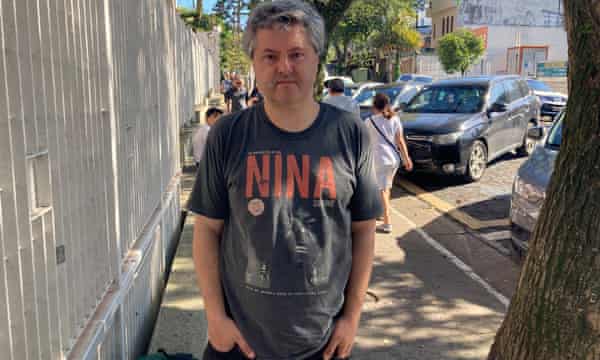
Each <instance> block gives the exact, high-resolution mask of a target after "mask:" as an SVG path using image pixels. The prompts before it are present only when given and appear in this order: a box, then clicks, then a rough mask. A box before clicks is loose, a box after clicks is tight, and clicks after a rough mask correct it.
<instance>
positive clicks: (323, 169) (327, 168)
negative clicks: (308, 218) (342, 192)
mask: <svg viewBox="0 0 600 360" xmlns="http://www.w3.org/2000/svg"><path fill="white" fill-rule="evenodd" d="M324 189H327V190H328V192H329V199H332V200H333V199H335V198H336V189H335V177H334V175H333V163H332V162H331V158H329V157H326V156H323V157H321V160H320V161H319V173H318V174H317V183H316V184H315V194H314V197H315V199H320V198H321V193H322V191H323V190H324Z"/></svg>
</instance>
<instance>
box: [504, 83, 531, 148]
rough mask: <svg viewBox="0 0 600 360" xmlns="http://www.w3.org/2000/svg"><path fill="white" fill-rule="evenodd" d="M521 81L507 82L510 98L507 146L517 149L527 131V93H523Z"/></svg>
mask: <svg viewBox="0 0 600 360" xmlns="http://www.w3.org/2000/svg"><path fill="white" fill-rule="evenodd" d="M521 81H522V80H517V79H516V80H510V81H509V87H510V91H509V95H510V97H511V114H510V118H511V123H512V127H511V129H510V139H509V140H508V145H509V146H514V147H518V146H521V145H522V144H523V137H524V136H525V131H527V123H528V122H529V106H530V104H529V101H528V99H527V97H528V92H527V91H525V89H524V87H523V84H521Z"/></svg>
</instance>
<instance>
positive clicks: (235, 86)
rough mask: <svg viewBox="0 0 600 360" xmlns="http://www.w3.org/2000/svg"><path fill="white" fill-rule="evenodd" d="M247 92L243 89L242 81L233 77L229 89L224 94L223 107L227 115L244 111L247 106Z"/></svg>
mask: <svg viewBox="0 0 600 360" xmlns="http://www.w3.org/2000/svg"><path fill="white" fill-rule="evenodd" d="M247 101H248V91H247V90H246V89H245V88H244V81H243V80H242V79H241V78H240V77H239V75H235V77H234V78H233V81H232V84H231V88H230V89H229V90H228V91H227V92H226V93H225V105H226V107H227V112H228V113H233V112H237V111H241V110H244V109H245V108H246V107H247V106H248V105H247Z"/></svg>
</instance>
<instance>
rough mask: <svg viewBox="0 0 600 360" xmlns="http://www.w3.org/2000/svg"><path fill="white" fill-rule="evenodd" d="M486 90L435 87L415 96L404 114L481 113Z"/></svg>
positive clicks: (476, 87) (475, 87) (463, 87)
mask: <svg viewBox="0 0 600 360" xmlns="http://www.w3.org/2000/svg"><path fill="white" fill-rule="evenodd" d="M485 91H486V89H485V88H484V87H480V86H436V87H430V88H426V89H424V90H423V91H421V92H420V93H419V94H417V96H415V97H414V98H413V99H412V101H411V102H410V103H409V104H408V106H407V107H406V109H405V110H404V112H409V113H463V114H471V113H476V112H479V111H481V107H482V105H483V103H484V100H483V99H484V96H485Z"/></svg>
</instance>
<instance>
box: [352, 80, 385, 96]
mask: <svg viewBox="0 0 600 360" xmlns="http://www.w3.org/2000/svg"><path fill="white" fill-rule="evenodd" d="M357 85H358V87H357V89H356V90H355V91H353V93H352V98H353V99H356V97H357V96H358V94H360V93H361V92H362V91H363V90H364V89H366V88H370V87H373V86H378V85H383V83H382V82H376V81H367V82H363V83H359V84H357Z"/></svg>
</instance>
